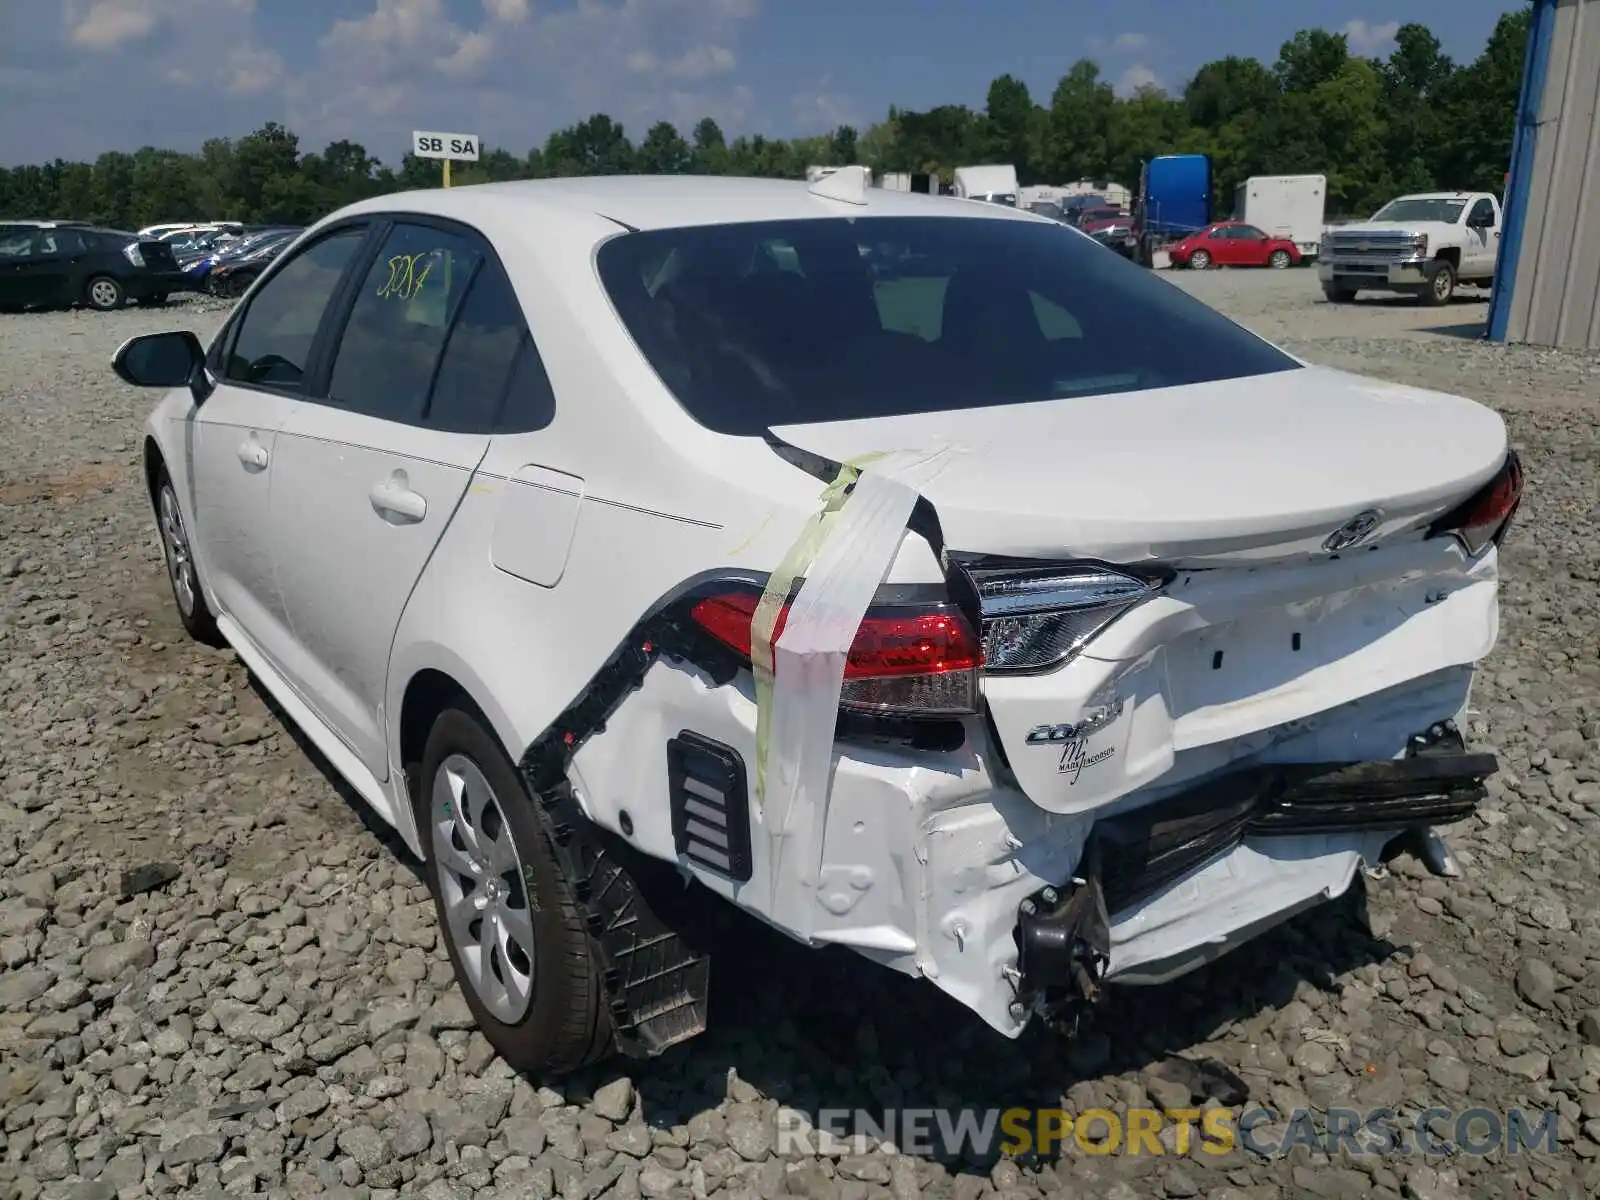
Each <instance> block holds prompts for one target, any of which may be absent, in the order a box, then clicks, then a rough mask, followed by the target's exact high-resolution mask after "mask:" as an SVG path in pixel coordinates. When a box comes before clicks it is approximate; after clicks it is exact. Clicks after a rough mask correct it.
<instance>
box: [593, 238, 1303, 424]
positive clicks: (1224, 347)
mask: <svg viewBox="0 0 1600 1200" xmlns="http://www.w3.org/2000/svg"><path fill="white" fill-rule="evenodd" d="M780 246H781V247H782V248H783V253H782V255H781V256H780V255H778V254H777V253H775V252H774V251H775V250H776V248H777V247H780ZM597 265H598V271H599V275H600V280H601V283H602V285H603V286H604V287H605V289H606V291H607V292H608V293H609V295H610V297H611V300H612V303H613V304H614V305H615V307H616V309H617V312H618V313H619V315H620V316H621V318H622V321H623V324H624V325H625V326H626V328H627V330H628V332H629V333H630V334H631V335H632V336H633V339H634V341H635V342H636V343H637V344H638V346H639V348H640V350H641V351H642V352H643V353H644V355H645V357H646V358H647V359H648V360H649V361H650V363H651V365H652V366H653V367H654V368H655V370H656V373H657V374H658V375H659V376H660V377H661V379H662V381H663V382H664V383H665V384H666V386H667V387H668V388H669V389H670V390H671V391H672V392H673V393H674V395H675V396H676V397H677V399H678V401H679V403H681V404H682V405H683V406H684V408H685V409H686V410H687V411H688V412H689V414H690V415H691V416H692V417H694V419H695V420H697V421H698V422H700V423H701V424H702V425H705V426H707V427H708V428H711V429H714V430H717V431H718V432H722V433H730V434H737V435H745V436H758V435H760V434H761V433H762V432H764V431H765V430H767V429H769V428H771V427H773V426H778V425H789V424H804V423H810V422H824V421H843V420H854V419H858V418H867V417H875V416H890V415H896V414H903V413H918V412H939V411H948V410H953V409H962V408H979V407H988V406H992V405H1002V404H1023V403H1029V402H1034V401H1045V400H1068V399H1070V398H1072V397H1075V396H1087V395H1099V394H1106V393H1113V392H1132V391H1139V390H1143V389H1147V388H1160V387H1177V386H1181V385H1185V384H1193V383H1207V382H1212V381H1215V380H1223V379H1239V378H1245V377H1249V376H1256V375H1263V374H1268V373H1272V372H1278V371H1290V370H1297V369H1299V364H1298V363H1296V362H1295V361H1294V360H1293V359H1292V358H1289V357H1288V356H1287V355H1285V354H1284V353H1282V352H1281V351H1279V350H1276V349H1274V348H1273V347H1272V346H1270V345H1268V344H1266V343H1265V342H1263V341H1261V340H1260V339H1259V338H1257V337H1255V336H1254V335H1253V334H1250V333H1248V332H1246V331H1245V330H1244V329H1241V328H1240V327H1239V326H1237V325H1235V324H1234V323H1233V322H1232V321H1229V320H1228V319H1227V318H1225V317H1223V316H1222V315H1221V314H1220V313H1217V312H1216V311H1215V310H1214V309H1212V308H1210V307H1208V306H1207V305H1205V304H1203V303H1202V302H1200V301H1198V300H1196V299H1194V298H1193V297H1191V296H1189V295H1187V294H1186V293H1184V292H1183V291H1181V290H1180V289H1178V288H1175V287H1173V286H1171V285H1170V284H1168V283H1167V282H1166V281H1165V280H1163V279H1160V278H1158V277H1156V276H1154V275H1153V274H1152V273H1151V272H1149V271H1147V270H1145V269H1144V268H1143V267H1140V266H1137V265H1135V264H1133V263H1131V262H1129V261H1127V260H1126V259H1124V258H1122V257H1120V256H1118V255H1114V254H1106V253H1105V251H1104V249H1103V248H1102V247H1101V246H1099V245H1098V244H1096V243H1095V242H1093V241H1091V240H1089V239H1087V238H1083V237H1080V236H1075V235H1071V234H1064V233H1063V231H1062V230H1061V229H1059V228H1058V227H1055V226H1051V225H1046V224H1043V223H1041V222H1036V221H1017V220H1009V219H1003V218H973V217H966V216H961V217H860V218H855V219H851V220H846V219H843V218H823V219H815V220H801V221H781V222H761V223H749V224H733V225H714V226H699V227H694V228H688V229H660V230H646V231H641V232H636V233H625V234H619V235H618V236H616V237H615V238H612V239H611V240H610V241H608V242H606V243H605V244H604V245H603V246H602V247H601V248H600V252H599V255H598V258H597Z"/></svg>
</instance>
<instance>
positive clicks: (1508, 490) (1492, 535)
mask: <svg viewBox="0 0 1600 1200" xmlns="http://www.w3.org/2000/svg"><path fill="white" fill-rule="evenodd" d="M1521 503H1522V462H1521V460H1520V459H1518V458H1517V455H1516V453H1515V451H1513V452H1512V453H1511V454H1508V455H1507V456H1506V465H1505V466H1504V467H1502V468H1501V469H1500V473H1499V474H1498V475H1496V476H1495V477H1494V478H1493V479H1491V480H1490V481H1489V482H1488V483H1486V484H1485V485H1484V486H1483V487H1482V488H1481V489H1479V491H1478V493H1477V494H1476V495H1474V496H1473V497H1472V498H1471V499H1470V500H1468V501H1467V502H1466V503H1465V504H1463V505H1461V506H1460V507H1459V508H1456V509H1454V510H1453V511H1451V512H1449V513H1447V514H1446V515H1445V516H1443V517H1441V518H1440V519H1439V520H1438V521H1437V522H1435V523H1434V526H1433V528H1432V529H1431V530H1430V531H1429V532H1430V533H1431V534H1432V535H1433V536H1439V535H1441V534H1449V535H1450V536H1451V537H1454V538H1455V539H1456V540H1457V541H1458V542H1460V543H1461V547H1462V549H1464V550H1465V551H1466V552H1467V553H1468V554H1469V555H1476V554H1479V553H1481V552H1482V551H1483V550H1484V548H1485V547H1487V546H1488V545H1489V544H1490V543H1491V542H1494V543H1499V542H1500V541H1502V540H1503V539H1504V538H1505V535H1506V530H1507V529H1509V528H1510V526H1511V518H1512V517H1513V516H1515V515H1516V512H1517V507H1518V506H1519V505H1520V504H1521Z"/></svg>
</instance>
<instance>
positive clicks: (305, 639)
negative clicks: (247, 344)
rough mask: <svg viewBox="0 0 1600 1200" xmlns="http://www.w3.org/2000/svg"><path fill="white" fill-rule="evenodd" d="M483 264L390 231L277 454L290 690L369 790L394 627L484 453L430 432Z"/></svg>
mask: <svg viewBox="0 0 1600 1200" xmlns="http://www.w3.org/2000/svg"><path fill="white" fill-rule="evenodd" d="M483 258H484V256H483V255H482V254H481V253H480V252H479V251H478V249H476V248H475V245H474V244H473V242H472V241H471V240H469V239H468V238H466V237H464V236H463V235H460V234H456V233H452V232H448V231H446V230H444V229H442V228H435V227H433V226H429V225H424V224H420V223H419V224H409V223H401V224H396V225H395V226H394V227H393V228H392V229H391V230H390V232H389V234H388V236H387V238H386V239H385V242H384V244H383V247H382V248H381V249H380V250H379V252H378V255H377V258H376V259H375V260H374V261H373V263H372V266H371V268H370V270H369V271H368V272H367V274H366V277H365V278H364V279H363V280H362V281H361V283H360V285H359V287H358V288H357V290H356V292H355V298H354V301H353V303H352V306H351V309H350V318H349V321H348V323H347V324H346V325H345V328H344V332H343V334H342V336H341V339H340V342H339V344H338V346H337V347H334V348H333V349H332V350H331V370H330V373H329V376H328V384H327V388H326V393H327V394H326V396H325V397H321V398H319V399H317V400H316V401H313V402H308V403H305V404H302V405H300V406H299V407H298V408H296V410H295V411H294V412H293V413H291V414H290V416H289V418H288V420H287V422H286V423H285V424H284V427H283V430H282V432H281V435H280V437H279V441H278V452H277V456H276V466H275V468H274V470H275V476H274V480H273V488H272V517H271V540H272V544H273V557H274V560H275V561H276V563H277V569H278V582H279V586H280V587H281V588H282V590H283V597H284V603H285V606H286V609H287V612H288V617H289V622H290V625H291V627H292V629H293V631H294V639H295V645H294V647H293V651H292V653H291V655H290V660H289V662H288V663H287V665H286V673H287V675H288V678H289V681H290V683H291V685H292V686H293V687H294V688H295V690H296V691H297V692H299V693H300V694H301V696H303V697H304V698H305V700H306V701H307V703H309V704H310V705H311V706H312V708H314V709H315V710H316V711H317V713H318V715H319V716H320V717H321V718H322V720H323V721H324V722H325V723H326V724H327V725H328V726H329V727H330V728H331V729H332V730H333V731H334V732H335V734H336V735H338V736H339V737H340V738H341V740H343V741H344V742H345V744H346V745H347V746H348V747H349V748H350V750H351V751H352V752H353V753H354V754H355V755H356V756H357V757H358V758H360V759H361V761H362V763H363V764H365V765H366V767H367V768H368V769H369V770H370V771H371V772H372V773H373V775H374V776H375V777H376V778H378V779H379V780H383V779H386V778H388V769H389V767H388V751H387V742H386V739H385V714H384V711H383V709H384V704H383V700H384V686H385V684H386V682H387V678H388V667H389V650H390V647H391V644H392V642H393V639H394V633H395V629H396V627H397V626H398V625H399V623H400V617H401V614H402V612H403V611H404V609H405V605H406V601H407V600H408V599H409V598H410V596H411V591H412V588H413V587H415V585H416V582H417V580H418V578H419V577H420V576H421V574H422V571H423V568H424V567H425V566H426V565H427V562H428V559H429V557H430V556H431V555H432V553H433V549H434V547H435V545H437V544H438V541H439V538H440V536H441V535H442V534H443V532H444V529H445V526H446V525H447V524H448V523H449V521H450V518H451V516H452V515H453V514H454V513H455V510H456V506H457V505H458V504H459V503H460V501H461V498H462V496H463V495H464V494H465V492H466V489H467V485H468V483H469V482H470V481H471V478H472V473H473V471H474V470H475V469H476V468H477V466H478V463H479V462H480V461H481V460H482V458H483V456H484V453H485V452H486V451H487V449H488V447H489V434H488V432H487V431H486V430H485V431H481V432H451V431H450V430H448V429H443V428H439V427H437V426H436V425H431V424H429V423H428V421H427V419H426V418H427V410H428V400H429V395H430V390H431V386H432V381H433V379H434V375H435V366H436V364H437V363H438V360H439V357H440V354H441V352H442V351H443V349H444V345H445V340H446V334H447V332H448V330H449V328H450V322H451V320H452V318H453V316H454V315H455V313H456V310H457V309H458V308H459V307H460V304H461V300H462V297H463V296H464V294H465V293H466V291H467V288H468V286H469V285H470V284H471V283H472V280H473V276H474V272H475V271H476V270H477V269H478V267H479V265H480V263H482V261H483Z"/></svg>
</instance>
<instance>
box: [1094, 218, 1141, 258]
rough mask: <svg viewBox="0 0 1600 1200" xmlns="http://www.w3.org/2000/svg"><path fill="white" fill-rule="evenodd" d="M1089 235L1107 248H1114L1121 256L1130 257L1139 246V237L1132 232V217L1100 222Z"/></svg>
mask: <svg viewBox="0 0 1600 1200" xmlns="http://www.w3.org/2000/svg"><path fill="white" fill-rule="evenodd" d="M1089 236H1090V237H1092V238H1093V239H1094V240H1095V241H1097V242H1099V243H1100V244H1101V245H1102V246H1104V247H1106V248H1107V249H1108V250H1115V251H1116V252H1117V253H1118V254H1120V255H1122V257H1123V258H1132V257H1133V256H1134V253H1135V252H1136V251H1137V249H1138V247H1139V239H1138V238H1137V237H1135V236H1134V233H1133V218H1132V217H1124V218H1123V219H1122V220H1120V221H1104V222H1101V223H1099V224H1098V225H1097V227H1096V228H1095V230H1094V232H1092V233H1090V234H1089Z"/></svg>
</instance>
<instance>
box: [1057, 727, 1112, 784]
mask: <svg viewBox="0 0 1600 1200" xmlns="http://www.w3.org/2000/svg"><path fill="white" fill-rule="evenodd" d="M1088 746H1089V743H1088V742H1086V741H1084V740H1083V739H1082V738H1076V739H1074V740H1073V741H1070V742H1068V743H1067V744H1066V745H1065V746H1063V747H1062V748H1061V761H1060V762H1058V763H1057V764H1056V770H1057V771H1058V772H1060V773H1061V774H1063V775H1070V776H1071V778H1070V779H1068V780H1067V786H1068V787H1072V786H1073V785H1075V784H1076V783H1077V782H1078V776H1080V775H1082V774H1083V772H1084V771H1085V769H1087V768H1089V767H1092V766H1094V765H1095V764H1096V763H1103V762H1105V761H1106V759H1108V758H1110V757H1111V756H1112V755H1113V754H1115V753H1116V752H1117V751H1116V748H1115V747H1113V746H1107V747H1106V748H1105V749H1104V750H1096V751H1095V752H1094V753H1093V754H1090V753H1089V750H1088Z"/></svg>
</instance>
